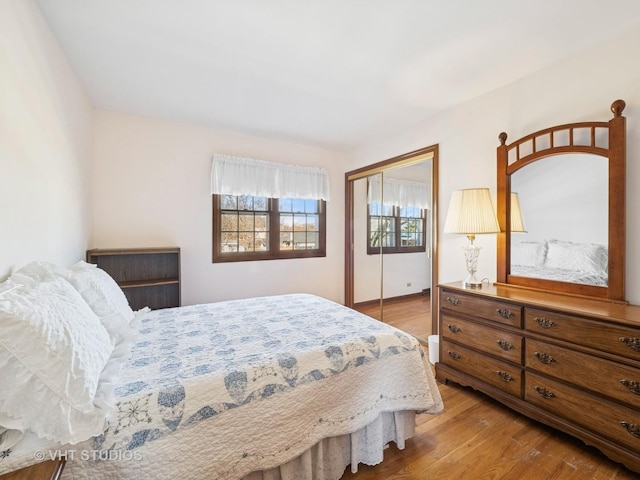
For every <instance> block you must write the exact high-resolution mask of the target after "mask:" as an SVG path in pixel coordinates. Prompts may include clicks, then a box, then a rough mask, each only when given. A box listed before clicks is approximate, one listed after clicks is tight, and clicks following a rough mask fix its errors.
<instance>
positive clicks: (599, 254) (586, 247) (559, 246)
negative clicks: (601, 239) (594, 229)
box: [544, 240, 608, 275]
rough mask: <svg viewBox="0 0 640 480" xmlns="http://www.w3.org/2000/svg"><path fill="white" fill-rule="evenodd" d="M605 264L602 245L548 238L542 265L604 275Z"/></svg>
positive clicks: (605, 272)
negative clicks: (545, 257)
mask: <svg viewBox="0 0 640 480" xmlns="http://www.w3.org/2000/svg"><path fill="white" fill-rule="evenodd" d="M607 264H608V258H607V248H606V247H605V246H604V245H599V244H595V243H574V242H565V241H562V240H550V241H549V242H548V246H547V259H546V262H545V265H544V266H545V267H546V268H559V269H563V270H571V271H574V272H587V273H594V274H596V275H606V274H607Z"/></svg>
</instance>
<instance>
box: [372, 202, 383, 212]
mask: <svg viewBox="0 0 640 480" xmlns="http://www.w3.org/2000/svg"><path fill="white" fill-rule="evenodd" d="M381 213H382V206H381V205H380V204H379V203H377V202H374V203H370V204H369V215H380V214H381Z"/></svg>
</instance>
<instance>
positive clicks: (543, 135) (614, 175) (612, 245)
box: [497, 100, 626, 302]
mask: <svg viewBox="0 0 640 480" xmlns="http://www.w3.org/2000/svg"><path fill="white" fill-rule="evenodd" d="M624 107H625V102H624V101H622V100H616V101H615V102H613V104H612V105H611V111H612V112H613V118H612V119H611V120H610V121H608V122H582V123H571V124H565V125H559V126H556V127H551V128H547V129H544V130H540V131H537V132H535V133H532V134H530V135H527V136H525V137H522V138H520V139H519V140H516V141H515V142H513V143H511V144H509V145H507V144H506V141H507V134H506V133H504V132H502V133H501V134H500V136H499V138H500V146H499V147H498V151H497V160H498V162H497V163H498V178H497V180H498V197H497V207H498V212H497V214H498V220H499V222H500V230H501V233H500V234H498V253H497V255H498V265H497V283H505V284H510V285H518V286H523V287H528V288H535V289H541V290H551V291H554V292H563V293H568V294H573V295H580V296H589V297H597V298H602V299H605V300H610V301H620V302H622V301H624V268H625V218H626V217H625V159H626V139H625V138H626V120H625V117H623V116H622V111H623V110H624ZM577 129H589V130H590V132H591V135H590V143H589V144H588V145H583V144H576V143H574V135H573V133H574V131H575V130H577ZM596 129H607V130H608V145H607V147H602V146H598V145H597V144H596ZM556 133H560V136H562V135H563V134H564V135H565V136H566V137H567V138H568V142H567V144H562V145H557V144H554V138H555V136H554V135H555V134H556ZM525 144H528V147H529V148H528V149H527V153H526V154H523V155H521V148H522V146H523V145H525ZM568 153H590V154H595V155H599V156H602V157H605V158H608V160H609V181H608V190H609V209H608V228H609V232H608V242H609V243H608V283H607V286H606V287H598V286H592V285H582V284H576V283H567V282H559V281H553V280H543V279H536V278H529V277H520V276H515V275H511V274H510V265H511V252H510V247H511V225H510V219H511V205H510V201H509V199H510V198H511V197H510V195H511V175H512V174H514V173H515V172H517V171H518V170H520V169H521V168H523V167H525V166H527V165H529V164H531V163H532V162H535V161H537V160H541V159H543V158H547V157H549V156H551V155H559V154H568ZM510 159H513V161H512V162H511V163H509V161H510Z"/></svg>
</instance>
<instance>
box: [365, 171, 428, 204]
mask: <svg viewBox="0 0 640 480" xmlns="http://www.w3.org/2000/svg"><path fill="white" fill-rule="evenodd" d="M380 187H381V185H380V179H379V178H373V179H369V185H368V192H367V199H368V203H370V204H371V203H380V198H382V203H383V204H384V205H392V206H397V207H418V208H423V209H428V208H429V185H428V184H426V183H420V182H412V181H409V180H397V179H395V178H385V179H384V183H383V184H382V192H380ZM381 195H382V196H381Z"/></svg>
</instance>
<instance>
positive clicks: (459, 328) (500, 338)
mask: <svg viewBox="0 0 640 480" xmlns="http://www.w3.org/2000/svg"><path fill="white" fill-rule="evenodd" d="M440 322H441V325H442V326H441V328H440V331H441V332H442V336H443V337H444V338H449V339H451V340H454V341H456V342H458V343H462V344H464V345H469V346H472V347H473V348H475V349H477V350H482V351H483V352H486V353H489V354H491V355H493V356H495V357H500V358H502V359H504V360H508V361H510V362H513V363H517V364H518V365H522V347H523V338H522V335H517V334H514V333H509V332H505V331H503V330H499V329H497V328H489V327H487V326H486V325H482V324H478V323H475V322H472V321H470V320H463V319H461V318H456V317H452V316H450V315H447V314H446V313H443V314H442V315H441V317H440Z"/></svg>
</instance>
